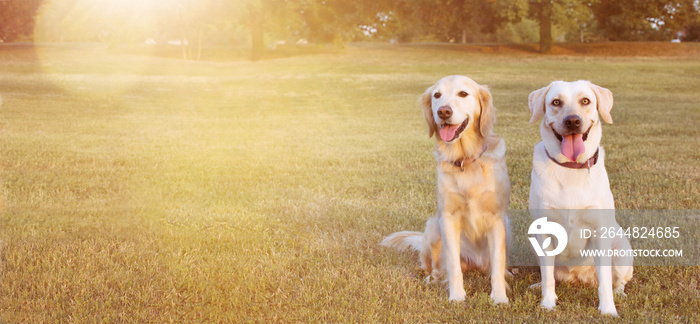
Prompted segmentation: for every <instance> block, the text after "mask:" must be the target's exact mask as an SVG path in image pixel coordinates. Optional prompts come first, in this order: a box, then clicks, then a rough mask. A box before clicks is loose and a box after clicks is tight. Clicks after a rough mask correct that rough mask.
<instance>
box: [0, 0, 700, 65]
mask: <svg viewBox="0 0 700 324" xmlns="http://www.w3.org/2000/svg"><path fill="white" fill-rule="evenodd" d="M699 13H700V0H587V1H586V0H584V1H575V0H167V1H162V0H150V1H149V0H0V40H1V41H3V42H12V41H35V42H115V43H125V42H126V43H139V42H144V40H149V41H150V42H152V43H166V42H168V41H172V40H179V44H180V45H181V46H182V48H183V57H185V58H197V57H199V56H200V55H201V51H202V47H203V44H204V45H208V46H214V45H239V46H247V47H249V48H251V49H252V50H251V55H252V57H253V59H258V58H260V57H261V56H262V54H263V52H264V51H265V49H266V48H267V47H269V46H271V45H274V44H275V43H281V42H285V43H296V42H309V43H331V44H337V45H342V44H344V43H346V42H351V41H376V40H378V41H392V42H413V41H435V42H456V43H485V42H499V43H518V42H539V45H540V51H541V52H542V53H547V52H549V51H550V50H551V47H552V43H553V42H554V41H569V42H571V41H580V42H588V41H669V40H671V39H675V38H681V39H682V40H684V41H697V40H698V39H699V38H700V14H699Z"/></svg>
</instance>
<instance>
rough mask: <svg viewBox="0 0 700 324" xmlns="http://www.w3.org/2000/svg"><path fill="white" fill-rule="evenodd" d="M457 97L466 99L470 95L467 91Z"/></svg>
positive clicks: (461, 92)
mask: <svg viewBox="0 0 700 324" xmlns="http://www.w3.org/2000/svg"><path fill="white" fill-rule="evenodd" d="M457 95H458V96H460V97H462V98H466V97H467V96H468V95H469V94H468V93H467V92H466V91H460V92H459V93H458V94H457Z"/></svg>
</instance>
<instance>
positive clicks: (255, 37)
mask: <svg viewBox="0 0 700 324" xmlns="http://www.w3.org/2000/svg"><path fill="white" fill-rule="evenodd" d="M248 11H249V12H250V36H251V41H252V51H251V59H252V60H253V61H257V60H259V59H261V58H262V56H263V53H264V52H265V30H264V29H263V19H264V16H263V11H262V9H261V8H255V7H254V6H252V5H249V6H248Z"/></svg>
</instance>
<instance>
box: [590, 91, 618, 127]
mask: <svg viewBox="0 0 700 324" xmlns="http://www.w3.org/2000/svg"><path fill="white" fill-rule="evenodd" d="M587 82H588V81H587ZM588 86H590V87H591V89H593V93H595V98H596V102H597V103H598V112H599V113H600V116H601V117H603V120H604V121H605V122H606V123H608V124H612V123H613V120H612V116H611V115H610V110H612V106H613V94H612V91H610V90H608V89H605V88H603V87H599V86H597V85H595V84H593V83H590V82H588Z"/></svg>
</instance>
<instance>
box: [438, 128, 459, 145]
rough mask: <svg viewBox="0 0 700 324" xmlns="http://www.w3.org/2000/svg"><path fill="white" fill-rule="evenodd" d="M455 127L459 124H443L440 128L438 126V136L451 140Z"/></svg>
mask: <svg viewBox="0 0 700 324" xmlns="http://www.w3.org/2000/svg"><path fill="white" fill-rule="evenodd" d="M457 128H459V125H448V124H445V125H443V126H442V128H440V138H442V140H443V141H445V142H449V141H451V140H452V139H453V138H455V132H456V131H457Z"/></svg>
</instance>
